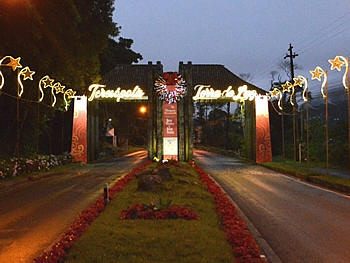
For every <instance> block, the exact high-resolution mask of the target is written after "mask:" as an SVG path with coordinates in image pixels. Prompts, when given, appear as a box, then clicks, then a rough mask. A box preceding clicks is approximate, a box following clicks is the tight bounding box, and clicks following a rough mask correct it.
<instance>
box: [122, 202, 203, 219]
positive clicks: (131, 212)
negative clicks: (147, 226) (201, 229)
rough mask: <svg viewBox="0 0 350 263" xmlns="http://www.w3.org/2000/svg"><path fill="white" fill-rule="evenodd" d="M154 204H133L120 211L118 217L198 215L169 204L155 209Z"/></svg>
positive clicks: (145, 217)
mask: <svg viewBox="0 0 350 263" xmlns="http://www.w3.org/2000/svg"><path fill="white" fill-rule="evenodd" d="M155 209H156V207H155V206H154V205H152V204H151V205H149V206H148V205H144V204H134V205H133V206H132V207H128V208H127V209H126V210H123V211H122V212H121V213H120V219H178V218H181V219H186V220H197V219H198V215H197V214H196V213H195V212H194V211H192V210H190V209H188V208H186V207H181V206H169V207H168V208H165V209H161V210H155Z"/></svg>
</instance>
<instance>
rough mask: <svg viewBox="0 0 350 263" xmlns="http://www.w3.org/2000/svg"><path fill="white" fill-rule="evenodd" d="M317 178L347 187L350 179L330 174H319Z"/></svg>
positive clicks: (349, 185)
mask: <svg viewBox="0 0 350 263" xmlns="http://www.w3.org/2000/svg"><path fill="white" fill-rule="evenodd" d="M317 179H319V180H321V181H324V182H327V183H330V184H338V185H343V186H345V187H349V189H350V179H346V178H340V177H336V176H331V175H321V176H318V177H317Z"/></svg>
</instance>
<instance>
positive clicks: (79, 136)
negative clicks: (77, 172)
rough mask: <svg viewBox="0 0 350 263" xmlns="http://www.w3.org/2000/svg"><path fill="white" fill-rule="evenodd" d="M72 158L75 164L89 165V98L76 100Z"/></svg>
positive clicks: (76, 98) (83, 97) (77, 98)
mask: <svg viewBox="0 0 350 263" xmlns="http://www.w3.org/2000/svg"><path fill="white" fill-rule="evenodd" d="M71 151H72V156H73V160H74V161H75V162H83V163H87V154H88V153H87V97H85V96H81V97H75V98H74V117H73V131H72V149H71Z"/></svg>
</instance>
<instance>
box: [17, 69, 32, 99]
mask: <svg viewBox="0 0 350 263" xmlns="http://www.w3.org/2000/svg"><path fill="white" fill-rule="evenodd" d="M34 74H35V71H31V70H30V69H29V67H25V68H23V69H21V71H20V72H19V73H18V75H17V82H18V84H19V86H20V89H19V90H18V91H17V95H18V97H19V98H20V97H21V96H22V94H23V91H24V87H23V83H22V80H21V76H23V80H27V79H30V80H33V75H34Z"/></svg>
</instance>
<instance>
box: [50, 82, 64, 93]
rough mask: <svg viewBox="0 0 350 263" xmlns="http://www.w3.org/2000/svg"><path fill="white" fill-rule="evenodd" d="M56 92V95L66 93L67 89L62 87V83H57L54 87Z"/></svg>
mask: <svg viewBox="0 0 350 263" xmlns="http://www.w3.org/2000/svg"><path fill="white" fill-rule="evenodd" d="M53 87H54V88H55V90H56V94H58V93H62V94H63V93H64V89H65V88H66V87H65V86H62V85H61V83H56V84H55V85H54V86H53Z"/></svg>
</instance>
